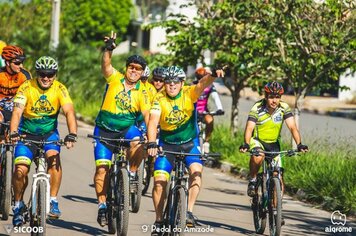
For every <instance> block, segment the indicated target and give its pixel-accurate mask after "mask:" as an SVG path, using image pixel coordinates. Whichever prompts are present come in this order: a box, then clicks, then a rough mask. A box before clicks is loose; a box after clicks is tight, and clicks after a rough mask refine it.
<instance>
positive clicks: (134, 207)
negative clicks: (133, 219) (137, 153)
mask: <svg viewBox="0 0 356 236" xmlns="http://www.w3.org/2000/svg"><path fill="white" fill-rule="evenodd" d="M144 165H145V162H144V161H141V164H140V166H139V168H138V169H137V172H136V173H137V179H136V180H135V181H134V182H131V183H130V186H131V187H132V191H130V195H131V211H132V212H133V213H137V212H138V211H139V210H140V205H141V196H142V188H143V174H144Z"/></svg>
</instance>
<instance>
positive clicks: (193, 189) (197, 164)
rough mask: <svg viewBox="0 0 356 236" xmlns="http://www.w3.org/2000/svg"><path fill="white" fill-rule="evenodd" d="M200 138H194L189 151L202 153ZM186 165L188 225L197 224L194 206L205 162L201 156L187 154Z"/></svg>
mask: <svg viewBox="0 0 356 236" xmlns="http://www.w3.org/2000/svg"><path fill="white" fill-rule="evenodd" d="M198 145H199V140H198V139H195V140H194V147H193V148H192V149H191V150H190V151H189V153H192V154H200V151H199V149H198ZM185 162H186V166H187V167H188V168H189V195H188V197H189V198H188V208H187V225H188V226H195V220H194V216H193V213H192V212H193V208H194V205H195V202H196V200H197V198H198V195H199V192H200V189H201V184H202V180H201V178H202V171H203V162H202V160H200V157H199V156H187V157H186V158H185Z"/></svg>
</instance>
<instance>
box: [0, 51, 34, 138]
mask: <svg viewBox="0 0 356 236" xmlns="http://www.w3.org/2000/svg"><path fill="white" fill-rule="evenodd" d="M1 56H2V58H3V59H4V61H5V66H4V67H2V68H0V122H7V121H10V119H11V113H12V110H13V107H14V103H13V97H14V96H15V94H16V92H17V90H18V88H19V87H20V85H21V84H22V83H24V82H25V81H26V80H29V79H31V78H32V76H31V74H30V72H28V71H27V70H25V69H24V68H23V62H24V61H25V59H26V56H25V54H24V52H23V50H22V49H21V48H20V47H17V46H14V45H7V46H5V47H4V48H3V49H2V53H1ZM0 133H3V130H2V131H1V132H0Z"/></svg>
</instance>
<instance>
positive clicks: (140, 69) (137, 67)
mask: <svg viewBox="0 0 356 236" xmlns="http://www.w3.org/2000/svg"><path fill="white" fill-rule="evenodd" d="M127 69H129V70H133V69H135V70H136V71H143V68H142V67H141V66H133V65H129V66H128V67H127Z"/></svg>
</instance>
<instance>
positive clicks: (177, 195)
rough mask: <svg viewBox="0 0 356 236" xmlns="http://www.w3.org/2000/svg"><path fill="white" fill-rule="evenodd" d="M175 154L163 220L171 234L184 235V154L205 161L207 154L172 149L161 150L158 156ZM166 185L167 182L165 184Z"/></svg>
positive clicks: (186, 199) (185, 178)
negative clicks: (198, 157)
mask: <svg viewBox="0 0 356 236" xmlns="http://www.w3.org/2000/svg"><path fill="white" fill-rule="evenodd" d="M166 153H167V154H173V155H175V160H174V162H175V165H174V169H173V171H174V174H171V178H170V180H169V187H168V188H169V190H168V194H167V201H166V205H165V208H164V213H163V217H164V221H165V224H166V226H168V229H170V234H171V235H184V230H185V227H186V214H187V206H188V176H187V175H186V173H187V170H186V166H185V162H184V160H185V157H186V156H200V157H201V160H203V161H206V159H205V158H206V157H207V154H203V153H202V154H192V153H184V152H174V151H165V150H164V151H162V152H160V154H159V156H164V154H166ZM167 186H168V184H167Z"/></svg>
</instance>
